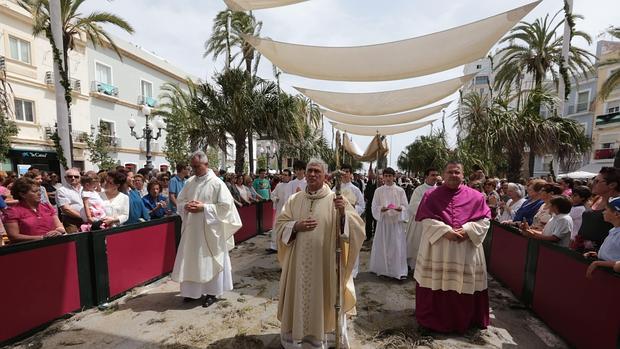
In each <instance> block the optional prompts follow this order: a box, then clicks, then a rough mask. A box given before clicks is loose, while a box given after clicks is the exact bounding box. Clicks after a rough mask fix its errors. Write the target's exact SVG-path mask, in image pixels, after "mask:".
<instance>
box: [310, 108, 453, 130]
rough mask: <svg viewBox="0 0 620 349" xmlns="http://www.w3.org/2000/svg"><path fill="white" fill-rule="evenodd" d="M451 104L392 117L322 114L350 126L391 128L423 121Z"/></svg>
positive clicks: (322, 110)
mask: <svg viewBox="0 0 620 349" xmlns="http://www.w3.org/2000/svg"><path fill="white" fill-rule="evenodd" d="M450 103H451V102H448V103H444V104H440V105H437V106H433V107H429V108H424V109H418V110H411V111H408V112H405V113H400V114H390V115H375V116H359V115H351V114H343V113H338V112H335V111H331V110H327V109H323V108H321V113H323V115H325V117H327V118H328V119H330V120H333V121H336V122H339V123H343V124H350V125H360V126H389V125H398V124H406V123H409V122H414V121H418V120H421V119H423V118H425V117H427V116H429V115H433V114H435V113H438V112H440V111H441V110H442V109H445V108H447V107H448V105H450Z"/></svg>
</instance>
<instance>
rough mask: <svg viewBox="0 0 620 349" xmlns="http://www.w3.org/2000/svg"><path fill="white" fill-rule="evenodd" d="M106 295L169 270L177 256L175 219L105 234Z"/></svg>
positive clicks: (127, 288) (116, 292) (112, 295)
mask: <svg viewBox="0 0 620 349" xmlns="http://www.w3.org/2000/svg"><path fill="white" fill-rule="evenodd" d="M106 249H107V263H108V273H109V291H110V293H109V296H110V297H114V296H115V295H118V294H120V293H122V292H125V291H127V290H129V289H131V288H133V287H135V286H138V285H141V284H143V283H145V282H146V281H149V280H151V279H154V278H156V277H158V276H161V275H164V274H167V273H170V272H171V271H172V268H173V266H174V259H175V256H176V252H177V248H176V240H175V222H174V221H169V222H166V223H162V224H157V225H152V226H148V227H144V228H139V227H138V228H136V229H132V230H127V231H123V232H120V233H116V234H110V235H108V236H106Z"/></svg>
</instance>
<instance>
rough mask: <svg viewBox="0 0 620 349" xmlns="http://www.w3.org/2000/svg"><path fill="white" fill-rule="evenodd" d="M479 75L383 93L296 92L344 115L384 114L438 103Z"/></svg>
mask: <svg viewBox="0 0 620 349" xmlns="http://www.w3.org/2000/svg"><path fill="white" fill-rule="evenodd" d="M475 75H476V74H470V75H465V76H461V77H458V78H454V79H450V80H445V81H440V82H436V83H434V84H428V85H422V86H417V87H410V88H405V89H402V90H392V91H382V92H366V93H347V92H330V91H319V90H311V89H307V88H303V87H295V89H297V91H299V92H301V93H303V94H304V95H306V96H308V98H310V99H311V100H313V101H314V102H315V103H317V104H320V105H322V106H324V107H325V108H328V109H331V110H334V111H337V112H340V113H344V114H352V115H363V116H370V115H383V114H392V113H400V112H403V111H406V110H411V109H416V108H419V107H422V106H425V105H429V104H431V103H433V102H436V101H438V100H440V99H442V98H445V97H447V96H449V95H451V94H452V93H454V92H455V91H456V90H458V89H459V88H460V87H461V86H463V84H465V83H467V82H468V81H469V80H471V79H472V78H473V77H474V76H475Z"/></svg>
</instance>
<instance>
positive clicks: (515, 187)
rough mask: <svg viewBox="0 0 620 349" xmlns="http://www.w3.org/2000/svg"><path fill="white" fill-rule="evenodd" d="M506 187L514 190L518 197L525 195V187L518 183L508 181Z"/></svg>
mask: <svg viewBox="0 0 620 349" xmlns="http://www.w3.org/2000/svg"><path fill="white" fill-rule="evenodd" d="M508 188H509V189H512V190H514V191H515V192H516V193H517V195H519V197H520V198H522V197H524V196H525V188H523V186H522V185H521V184H518V183H508Z"/></svg>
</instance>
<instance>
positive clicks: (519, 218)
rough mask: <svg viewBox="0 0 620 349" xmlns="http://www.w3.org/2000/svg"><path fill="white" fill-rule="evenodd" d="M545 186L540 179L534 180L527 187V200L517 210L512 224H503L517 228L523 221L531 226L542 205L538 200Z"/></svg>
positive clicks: (544, 182) (540, 200)
mask: <svg viewBox="0 0 620 349" xmlns="http://www.w3.org/2000/svg"><path fill="white" fill-rule="evenodd" d="M545 184H547V182H546V181H544V180H542V179H534V180H532V181H531V182H530V184H529V185H528V186H527V200H525V202H524V203H523V205H521V207H520V208H519V209H518V210H517V212H516V213H515V215H514V218H513V219H512V222H504V223H509V224H512V225H515V226H518V225H519V224H521V223H522V222H523V221H525V222H527V224H532V222H533V221H534V215H535V214H536V213H537V212H538V210H539V209H540V207H541V206H542V204H543V201H542V199H541V198H540V193H541V192H542V189H543V187H544V186H545Z"/></svg>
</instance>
